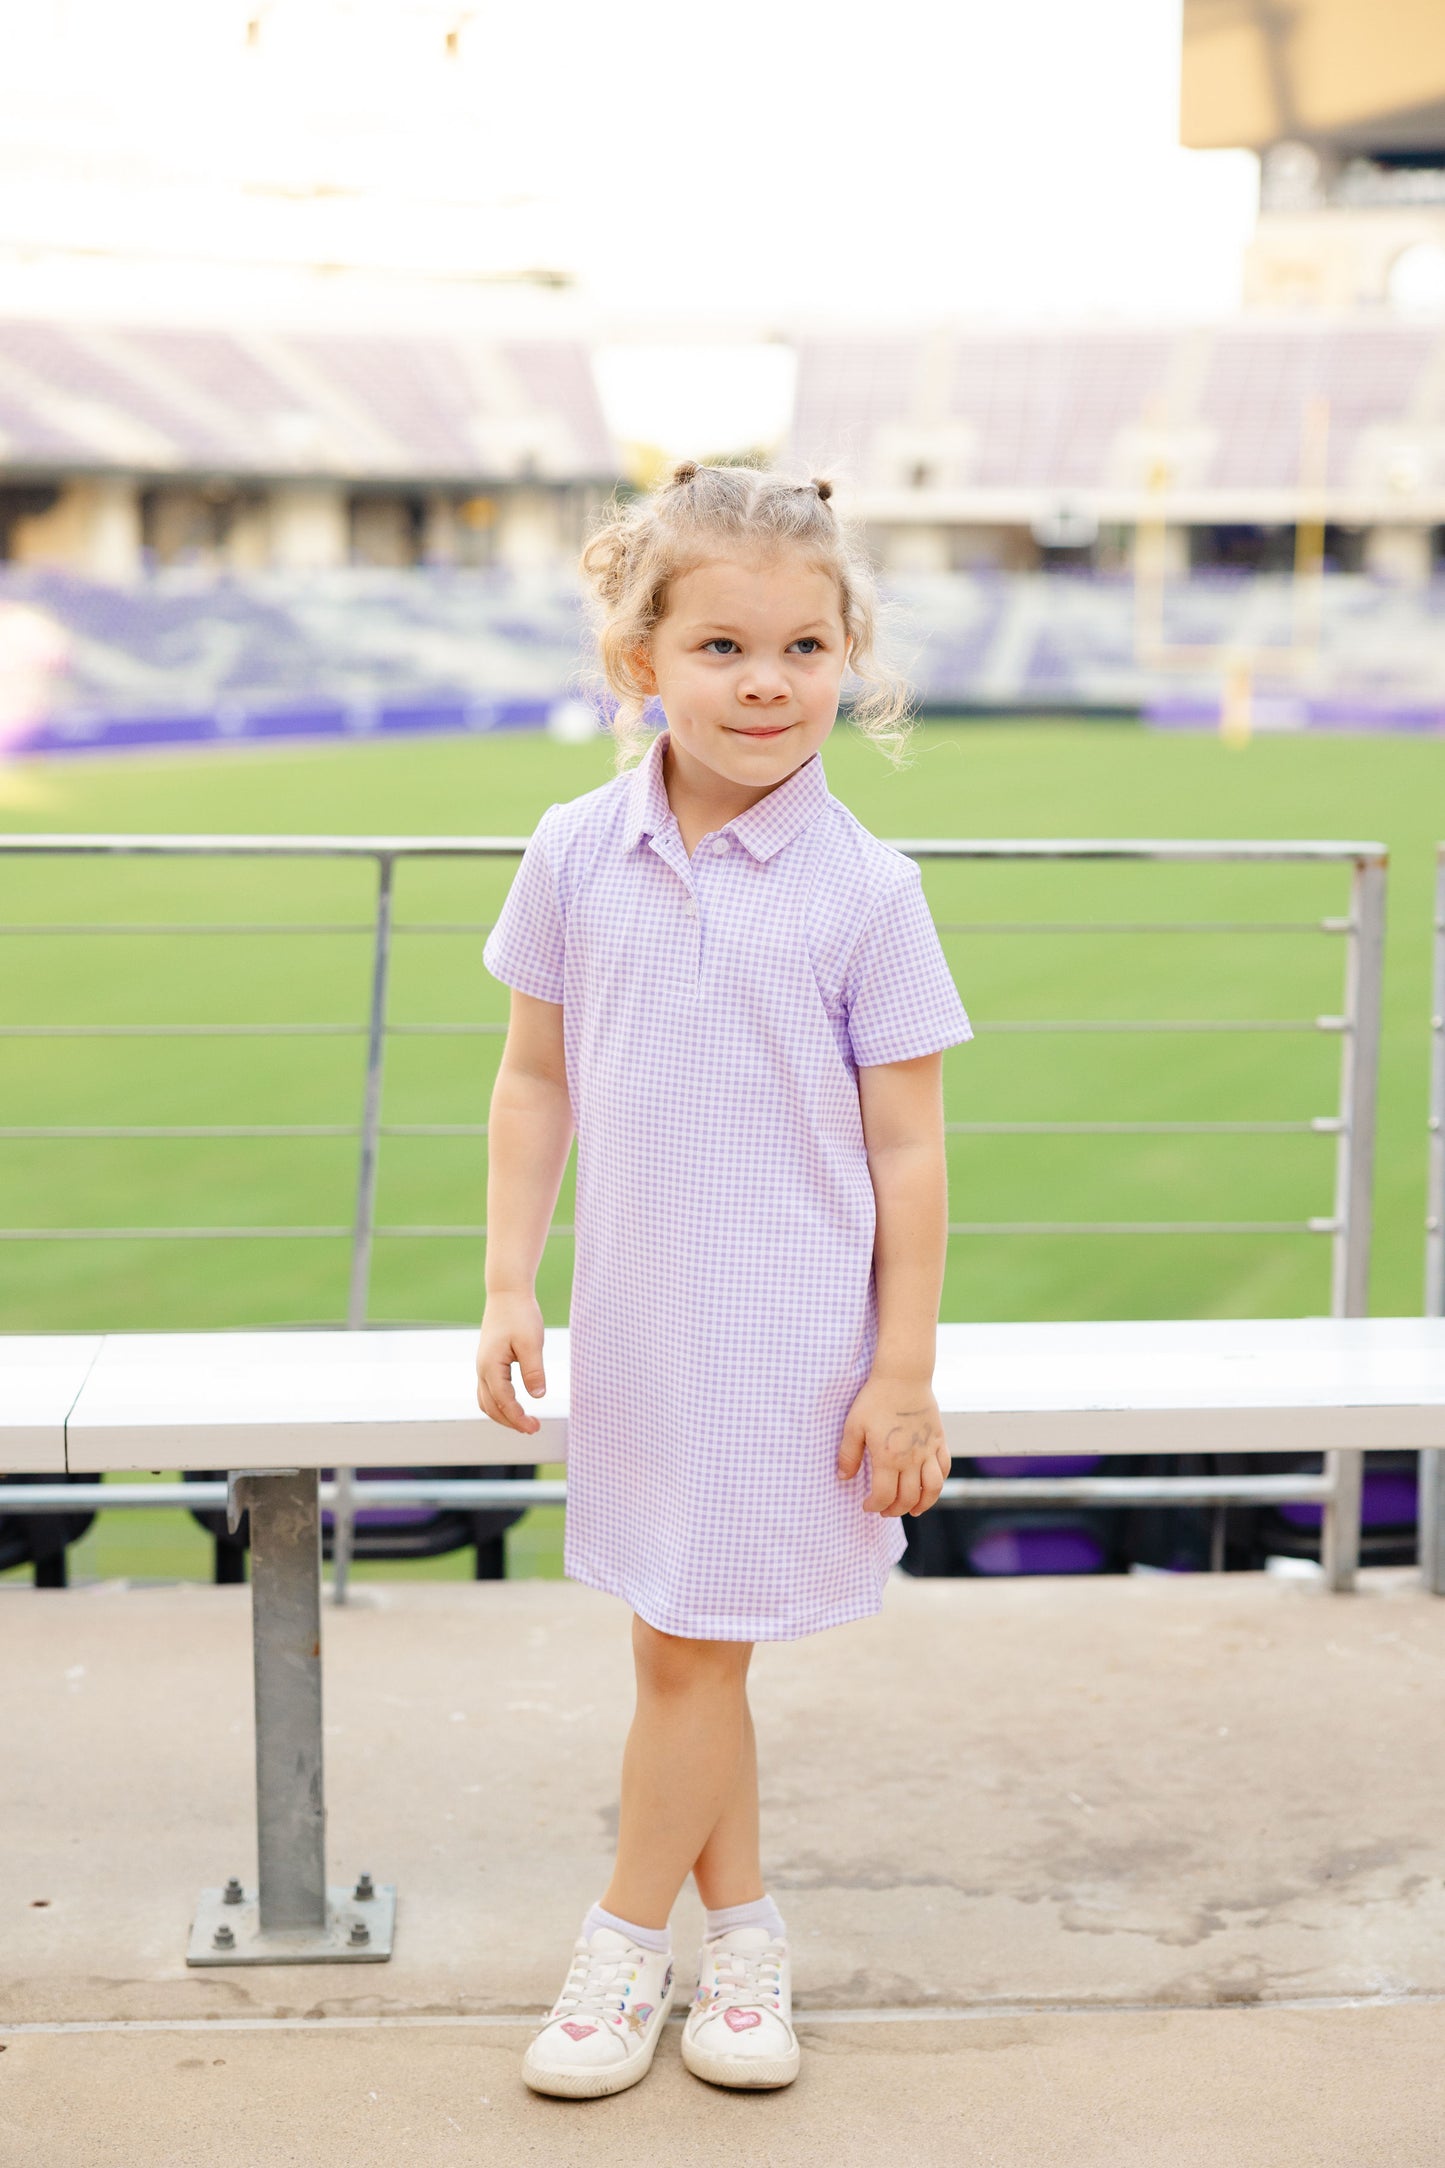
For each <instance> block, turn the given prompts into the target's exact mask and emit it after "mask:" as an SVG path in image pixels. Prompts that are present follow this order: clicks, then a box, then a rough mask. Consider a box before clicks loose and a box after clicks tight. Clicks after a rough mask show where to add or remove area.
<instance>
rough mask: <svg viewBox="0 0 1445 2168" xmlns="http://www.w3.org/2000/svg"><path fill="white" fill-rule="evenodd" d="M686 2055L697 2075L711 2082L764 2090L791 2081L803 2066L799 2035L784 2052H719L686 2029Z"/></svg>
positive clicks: (684, 2057)
mask: <svg viewBox="0 0 1445 2168" xmlns="http://www.w3.org/2000/svg"><path fill="white" fill-rule="evenodd" d="M682 2059H683V2062H684V2063H685V2064H686V2066H687V2068H688V2069H689V2070H690V2071H691V2072H692V2074H693V2076H694V2077H695V2078H705V2079H706V2081H707V2083H708V2084H709V2085H732V2086H737V2087H740V2088H742V2089H743V2090H745V2091H748V2092H758V2093H761V2092H768V2091H771V2090H773V2089H774V2088H775V2087H777V2086H780V2085H791V2084H792V2082H793V2080H794V2078H795V2077H796V2076H797V2075H798V2071H799V2069H800V2068H801V2066H802V2061H803V2051H802V2049H801V2048H800V2047H799V2046H798V2043H797V2040H796V2038H795V2039H794V2041H793V2045H792V2047H791V2049H789V2050H788V2052H787V2053H785V2054H782V2055H718V2054H715V2053H714V2052H713V2051H712V2050H711V2049H709V2048H705V2047H700V2046H699V2045H698V2043H697V2042H696V2041H695V2040H693V2039H691V2038H689V2036H688V2033H687V2031H686V2029H684V2031H683V2035H682Z"/></svg>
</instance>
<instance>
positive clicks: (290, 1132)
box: [0, 1122, 396, 1142]
mask: <svg viewBox="0 0 1445 2168" xmlns="http://www.w3.org/2000/svg"><path fill="white" fill-rule="evenodd" d="M360 1134H361V1131H360V1129H359V1128H358V1127H357V1125H356V1123H355V1122H211V1123H193V1122H172V1123H167V1124H165V1125H163V1126H159V1127H155V1128H150V1129H139V1128H130V1127H124V1126H121V1125H118V1124H111V1125H109V1126H104V1125H102V1124H99V1123H97V1124H94V1125H93V1126H91V1127H88V1128H85V1127H80V1128H77V1127H72V1128H67V1129H56V1128H51V1129H23V1128H15V1127H10V1128H0V1139H5V1140H9V1141H12V1142H13V1141H14V1140H15V1139H16V1138H19V1137H51V1138H55V1137H61V1138H64V1137H132V1138H134V1137H144V1138H151V1139H155V1138H161V1139H163V1140H168V1139H170V1138H172V1137H357V1136H360ZM392 1134H396V1132H394V1131H393V1132H392Z"/></svg>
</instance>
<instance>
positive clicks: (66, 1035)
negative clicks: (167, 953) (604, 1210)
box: [0, 1024, 1007, 1039]
mask: <svg viewBox="0 0 1445 2168" xmlns="http://www.w3.org/2000/svg"><path fill="white" fill-rule="evenodd" d="M1005 1028H1007V1027H1005ZM506 1030H507V1026H506V1025H505V1024H388V1025H387V1026H386V1033H387V1037H388V1038H392V1039H398V1038H438V1037H441V1038H457V1037H464V1038H469V1037H482V1038H485V1037H489V1036H495V1037H498V1038H500V1037H503V1036H504V1035H505V1033H506ZM366 1031H367V1027H366V1025H365V1024H0V1039H364V1038H365V1037H366Z"/></svg>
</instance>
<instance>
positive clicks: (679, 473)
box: [672, 459, 697, 483]
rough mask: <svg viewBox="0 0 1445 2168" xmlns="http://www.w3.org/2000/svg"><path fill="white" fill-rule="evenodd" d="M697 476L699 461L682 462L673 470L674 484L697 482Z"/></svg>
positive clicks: (686, 460) (688, 460) (685, 460)
mask: <svg viewBox="0 0 1445 2168" xmlns="http://www.w3.org/2000/svg"><path fill="white" fill-rule="evenodd" d="M696 475H697V461H696V460H695V459H684V460H681V461H680V462H679V463H678V465H677V466H675V467H674V468H673V470H672V479H673V482H674V483H679V482H691V481H693V480H695V478H696Z"/></svg>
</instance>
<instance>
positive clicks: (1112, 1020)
mask: <svg viewBox="0 0 1445 2168" xmlns="http://www.w3.org/2000/svg"><path fill="white" fill-rule="evenodd" d="M973 1026H974V1030H975V1031H976V1032H977V1033H978V1034H979V1035H980V1036H983V1035H984V1034H988V1035H989V1036H994V1035H996V1034H998V1033H1001V1032H1019V1031H1059V1032H1069V1031H1329V1032H1342V1031H1345V1030H1347V1029H1348V1025H1347V1021H1346V1019H1345V1018H1344V1017H1343V1016H1295V1017H1257V1018H1256V1017H1238V1018H1230V1019H1225V1018H1218V1017H1205V1016H1165V1017H1132V1016H1129V1017H1100V1016H1082V1017H1042V1016H1040V1017H1027V1018H1024V1017H1020V1018H1014V1019H1011V1020H995V1019H994V1018H993V1017H988V1018H980V1017H977V1016H976V1017H975V1018H974V1019H973Z"/></svg>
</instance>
